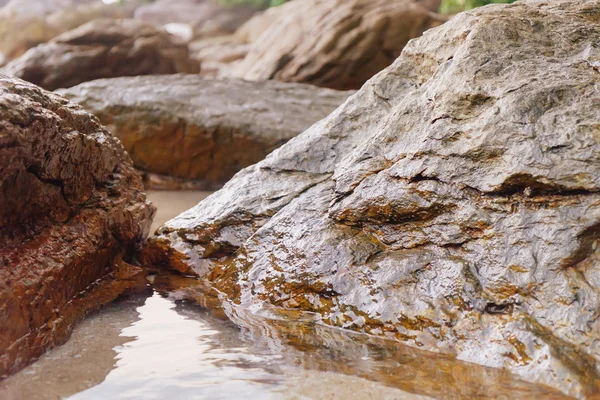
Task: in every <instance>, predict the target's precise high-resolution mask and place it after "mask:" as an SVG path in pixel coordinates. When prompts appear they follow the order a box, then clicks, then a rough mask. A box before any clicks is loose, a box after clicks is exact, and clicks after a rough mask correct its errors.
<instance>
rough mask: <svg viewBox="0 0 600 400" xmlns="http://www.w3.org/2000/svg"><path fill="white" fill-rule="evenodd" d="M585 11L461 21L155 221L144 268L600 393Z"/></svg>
mask: <svg viewBox="0 0 600 400" xmlns="http://www.w3.org/2000/svg"><path fill="white" fill-rule="evenodd" d="M599 22H600V1H598V0H593V1H586V2H580V1H576V0H556V1H553V2H547V1H536V0H529V1H521V2H517V3H514V4H512V5H493V6H487V7H483V8H480V9H476V10H473V11H470V12H466V13H462V14H459V15H458V16H456V17H454V18H453V19H452V20H451V21H450V22H448V23H447V24H445V25H443V26H441V27H439V28H437V29H435V30H432V31H429V32H427V33H426V34H425V35H424V36H423V37H421V38H419V39H416V40H414V41H412V42H410V43H409V45H408V46H407V47H406V48H405V50H404V51H403V54H402V56H400V57H399V58H398V59H397V60H396V61H395V62H394V63H393V64H392V66H390V67H389V68H387V69H386V70H384V71H383V72H382V73H380V74H378V75H377V76H376V77H375V78H373V79H372V80H370V81H369V82H368V83H367V84H366V85H365V86H364V87H363V88H362V89H361V90H360V91H359V92H358V93H357V94H355V95H354V96H352V97H351V98H350V99H349V100H348V101H347V102H345V103H344V105H343V106H341V107H340V108H338V109H337V110H336V111H335V112H334V113H333V114H331V115H330V116H329V117H328V118H326V119H325V120H323V121H321V122H319V123H317V124H315V125H314V126H313V127H311V128H310V129H309V130H307V131H306V132H304V133H303V134H301V135H299V136H298V137H296V138H295V139H294V140H292V141H290V142H289V143H287V144H286V145H284V146H283V147H281V148H280V149H278V150H277V151H275V152H274V153H272V154H271V155H270V156H269V157H268V158H267V159H266V160H264V161H263V162H261V163H259V164H257V165H255V166H252V167H249V168H247V169H245V170H243V171H242V172H240V173H239V174H237V175H236V176H235V178H234V179H232V180H231V181H230V182H229V183H228V184H227V185H226V186H225V187H224V188H223V189H222V190H221V191H219V192H217V193H215V194H213V195H212V196H211V197H209V198H207V199H206V200H204V201H203V202H201V203H200V204H199V205H198V206H196V207H195V208H192V209H191V210H189V211H187V212H185V213H184V214H182V215H180V216H179V217H177V218H175V219H173V220H171V221H170V222H168V223H167V224H166V225H165V226H163V227H162V228H161V229H160V230H159V233H158V235H157V236H156V237H154V238H152V239H151V242H150V245H149V246H148V247H147V248H146V249H145V251H144V253H143V255H144V261H145V262H146V263H147V264H154V265H157V266H163V267H167V268H171V269H173V270H177V271H180V272H182V273H185V274H196V275H197V276H199V277H208V278H209V279H210V280H212V281H213V283H214V285H216V287H217V288H218V289H219V290H221V291H222V292H224V293H226V294H227V295H228V296H229V297H230V298H231V299H233V300H234V301H236V302H239V303H241V304H245V305H251V304H254V303H255V302H259V303H260V302H266V303H269V304H271V305H274V306H278V307H286V308H297V309H300V310H304V311H312V312H315V313H317V314H318V315H320V316H321V321H322V323H325V324H331V325H335V326H340V327H344V328H347V329H352V330H357V331H361V332H368V333H370V334H373V335H381V336H387V337H391V338H396V339H398V340H401V341H404V342H406V343H408V344H411V345H414V346H418V347H420V348H423V349H428V350H432V351H436V352H442V353H448V354H452V355H455V356H456V357H458V358H459V359H461V360H465V361H470V362H474V363H478V364H483V365H487V366H492V367H499V368H507V369H509V370H511V371H513V372H515V373H517V374H519V375H520V376H521V377H523V378H524V379H526V380H529V381H535V382H537V383H543V384H547V385H550V386H553V387H555V388H559V389H560V390H562V391H563V392H565V393H566V394H569V395H573V396H578V397H584V396H586V395H591V394H592V393H598V392H599V389H600V386H599V365H600V325H599V324H600V318H599V316H600V292H599V289H598V287H599V285H600V247H598V240H599V238H600V112H599V110H600V91H599V90H598V82H599V79H600V72H599V70H600V48H599V47H598V43H600V24H599ZM556 32H561V35H557V34H556ZM254 307H256V306H254Z"/></svg>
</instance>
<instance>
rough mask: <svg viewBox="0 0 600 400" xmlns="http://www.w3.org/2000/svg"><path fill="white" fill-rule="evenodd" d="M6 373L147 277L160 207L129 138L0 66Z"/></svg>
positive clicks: (0, 352)
mask: <svg viewBox="0 0 600 400" xmlns="http://www.w3.org/2000/svg"><path fill="white" fill-rule="evenodd" d="M0 114H1V115H2V118H1V122H0V124H1V125H2V129H1V131H0V132H1V133H0V377H1V376H3V375H6V374H8V373H11V372H14V371H16V370H17V369H19V368H21V367H23V366H24V365H25V364H26V363H28V362H30V361H31V360H32V359H33V358H35V357H37V356H39V355H40V354H42V353H43V352H44V351H45V350H46V349H48V348H49V347H51V346H53V345H55V344H59V343H62V342H63V341H64V340H66V338H67V337H68V334H69V332H70V330H71V329H72V326H73V324H74V323H75V322H76V321H77V320H79V319H80V318H82V317H83V316H84V315H85V313H86V312H87V311H88V310H90V309H93V308H96V307H98V306H100V305H101V304H104V303H106V302H109V301H111V300H113V299H114V298H115V297H117V296H118V295H119V294H120V293H122V292H123V291H125V290H128V289H133V288H139V287H140V285H141V287H144V282H143V274H142V271H141V270H140V269H139V268H136V267H132V266H131V265H129V264H127V263H126V261H127V260H128V259H129V257H130V256H131V255H132V254H133V252H134V251H136V250H137V249H138V247H139V246H140V245H141V243H142V241H143V240H145V237H146V235H147V234H148V231H149V229H150V224H151V223H152V217H153V214H154V207H153V206H152V205H151V204H150V203H148V202H147V201H146V197H145V195H144V194H143V193H142V191H141V190H142V182H141V179H140V177H139V176H138V175H137V174H136V173H135V171H134V169H133V167H132V165H131V161H130V160H129V158H128V156H127V155H126V153H125V151H124V150H123V147H122V146H121V145H120V144H119V143H118V141H116V140H115V139H114V138H113V137H112V136H111V135H110V134H109V133H108V132H106V130H105V129H104V128H103V127H102V126H100V124H99V123H98V121H97V119H95V118H94V117H93V116H91V115H90V114H89V113H87V112H85V111H83V110H82V109H81V108H80V107H78V106H76V105H74V104H72V103H69V102H68V101H66V100H65V99H63V98H61V97H59V96H57V95H54V94H52V93H48V92H45V91H43V90H41V89H39V88H37V87H35V86H33V85H31V84H29V83H26V82H23V81H21V80H19V79H15V78H9V77H7V76H4V75H0Z"/></svg>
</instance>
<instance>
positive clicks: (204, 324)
mask: <svg viewBox="0 0 600 400" xmlns="http://www.w3.org/2000/svg"><path fill="white" fill-rule="evenodd" d="M205 196H206V193H194V192H183V193H182V192H158V193H151V194H150V197H151V199H152V200H153V202H155V204H157V205H158V207H159V215H158V216H157V224H159V223H162V222H164V221H165V220H166V219H168V218H170V217H172V216H174V215H176V214H177V213H178V212H179V211H181V210H183V209H187V208H189V207H191V206H193V205H195V204H196V202H197V201H199V200H200V199H202V198H203V197H205ZM150 282H152V284H153V287H154V289H148V292H147V293H145V294H141V295H136V296H131V297H128V298H124V299H121V300H120V301H118V302H115V303H114V304H112V305H110V306H108V307H105V308H104V309H102V310H101V311H99V312H96V313H93V314H92V315H91V316H90V317H88V318H87V319H86V320H84V321H83V322H82V323H81V324H80V325H79V326H77V327H76V328H75V330H74V332H73V335H72V337H71V339H70V340H69V341H68V342H67V343H66V344H65V345H64V346H61V347H59V348H56V349H54V350H52V351H50V352H48V353H47V354H46V355H45V356H43V357H42V358H40V359H39V360H38V361H37V362H35V363H34V364H32V365H30V366H29V367H27V368H25V369H24V370H22V371H21V372H19V373H17V374H15V375H13V376H12V377H9V378H8V379H5V380H4V381H1V382H0V399H3V400H4V399H6V400H21V399H23V400H30V399H31V400H36V399H41V400H45V399H61V398H70V399H74V400H82V399H93V400H96V399H98V400H100V399H398V400H402V399H426V398H431V397H433V398H440V399H477V398H496V399H503V398H504V399H519V398H523V399H530V398H544V399H549V398H563V396H562V395H561V394H560V393H557V392H556V391H552V390H550V389H548V388H546V387H542V386H535V385H532V384H529V383H526V382H522V381H519V380H517V379H516V378H514V377H513V376H511V375H510V374H508V373H507V372H504V371H501V370H495V369H490V368H482V367H480V366H476V365H472V364H467V363H463V362H459V361H456V360H454V359H452V358H451V357H448V356H441V355H436V354H432V353H428V352H424V351H421V350H418V349H414V348H410V347H407V346H405V345H403V344H401V343H398V342H394V341H389V340H382V339H376V338H372V337H368V336H366V335H361V334H356V333H351V332H346V331H343V330H340V329H335V328H331V327H327V326H323V325H321V324H319V323H318V322H317V321H316V320H315V318H314V317H313V316H311V315H310V314H303V313H298V312H294V311H286V310H277V309H261V308H258V309H255V310H243V309H242V310H240V309H237V308H236V307H235V306H234V305H231V304H229V303H228V302H227V301H225V300H223V299H222V298H219V297H218V296H217V295H216V294H215V293H213V292H211V291H210V290H208V289H207V288H206V286H205V285H203V284H202V282H199V281H197V280H195V279H189V278H185V277H179V276H174V275H161V276H157V277H152V279H150Z"/></svg>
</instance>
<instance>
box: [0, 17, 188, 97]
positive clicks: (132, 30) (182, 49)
mask: <svg viewBox="0 0 600 400" xmlns="http://www.w3.org/2000/svg"><path fill="white" fill-rule="evenodd" d="M2 71H3V72H4V73H6V74H8V75H14V76H17V77H19V78H22V79H24V80H26V81H29V82H31V83H34V84H36V85H38V86H41V87H43V88H45V89H48V90H54V89H58V88H64V87H71V86H75V85H77V84H79V83H82V82H87V81H90V80H94V79H99V78H111V77H118V76H136V75H151V74H152V75H156V74H174V73H178V72H185V73H197V72H198V71H199V65H198V62H197V61H195V60H192V59H191V58H189V54H188V47H187V45H186V44H184V43H182V42H180V41H178V40H177V39H176V38H175V37H174V36H172V35H170V34H169V33H167V32H166V31H163V30H157V29H155V28H154V27H152V26H150V25H147V24H145V23H143V22H140V21H136V20H131V19H124V20H112V19H98V20H94V21H92V22H89V23H87V24H85V25H83V26H80V27H79V28H77V29H75V30H72V31H69V32H66V33H64V34H62V35H60V36H58V37H56V38H54V39H52V40H51V41H50V42H48V43H45V44H41V45H39V46H37V47H35V48H33V49H30V50H28V51H27V52H26V53H25V54H23V55H22V56H21V57H19V58H18V59H16V60H13V61H11V62H10V63H8V64H7V65H6V66H5V67H4V68H3V69H2Z"/></svg>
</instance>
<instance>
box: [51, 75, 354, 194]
mask: <svg viewBox="0 0 600 400" xmlns="http://www.w3.org/2000/svg"><path fill="white" fill-rule="evenodd" d="M59 93H60V94H62V95H64V96H66V97H68V98H69V99H71V100H73V101H75V102H78V103H80V104H81V105H83V106H84V107H85V108H86V109H87V110H88V111H90V112H92V113H93V114H95V115H96V116H97V117H98V118H100V120H101V121H102V122H103V124H105V125H106V126H107V127H108V128H109V130H111V131H112V132H113V133H114V134H115V135H116V136H117V137H119V139H121V142H122V143H123V145H124V146H125V149H126V150H127V151H128V152H129V154H130V156H131V157H132V159H133V160H134V163H135V165H136V167H138V168H140V169H142V170H144V171H146V172H150V173H157V174H162V175H169V176H172V177H176V178H185V179H188V180H189V179H194V180H201V181H202V182H203V184H204V186H205V187H207V186H208V187H214V186H215V185H218V186H220V185H221V184H223V183H224V182H226V181H227V180H228V179H229V178H231V177H232V176H233V175H234V174H235V173H236V172H237V171H239V170H240V169H241V168H243V167H246V166H248V165H251V164H253V163H255V162H257V161H260V160H262V159H263V158H264V157H265V156H266V155H267V154H268V153H270V152H271V151H272V150H274V149H275V148H277V147H279V146H281V145H282V144H283V143H285V142H287V141H288V140H290V139H291V138H293V137H294V136H296V135H297V134H299V133H300V132H302V131H303V130H305V129H306V128H308V127H309V126H310V125H312V124H313V123H314V122H316V121H318V120H320V119H321V118H324V117H325V116H327V114H329V113H330V112H331V111H333V110H334V109H335V108H336V107H337V106H338V105H340V104H341V103H343V101H344V100H345V99H346V98H347V97H348V96H349V95H350V93H348V92H337V91H334V90H329V89H321V88H317V87H314V86H310V85H302V84H294V83H281V82H245V81H240V80H234V79H232V80H221V81H212V80H205V79H202V78H201V77H199V76H197V75H163V76H144V77H136V78H117V79H105V80H98V81H93V82H88V83H85V84H82V85H79V86H76V87H73V88H71V89H67V90H61V91H60V92H59Z"/></svg>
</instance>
